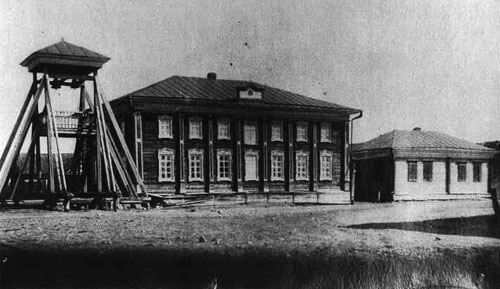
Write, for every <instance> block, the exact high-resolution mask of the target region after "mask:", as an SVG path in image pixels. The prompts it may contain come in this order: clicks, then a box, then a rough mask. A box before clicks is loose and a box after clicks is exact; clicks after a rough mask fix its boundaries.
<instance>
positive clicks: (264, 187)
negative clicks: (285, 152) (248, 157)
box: [259, 119, 269, 193]
mask: <svg viewBox="0 0 500 289" xmlns="http://www.w3.org/2000/svg"><path fill="white" fill-rule="evenodd" d="M268 126H269V125H268V121H267V120H265V119H264V120H261V121H260V122H259V128H260V134H259V143H260V150H259V154H260V156H259V159H260V160H261V161H260V167H261V170H260V171H261V174H260V180H261V191H263V192H265V193H267V192H269V168H268V167H269V158H268V153H267V141H268V137H267V129H268Z"/></svg>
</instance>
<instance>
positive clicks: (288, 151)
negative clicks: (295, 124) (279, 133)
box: [283, 120, 293, 192]
mask: <svg viewBox="0 0 500 289" xmlns="http://www.w3.org/2000/svg"><path fill="white" fill-rule="evenodd" d="M291 130H292V121H291V120H287V121H284V122H283V141H284V149H285V172H284V173H285V191H286V192H289V191H290V180H291V179H292V178H293V172H292V169H293V162H292V158H293V136H292V135H291V133H290V132H291Z"/></svg>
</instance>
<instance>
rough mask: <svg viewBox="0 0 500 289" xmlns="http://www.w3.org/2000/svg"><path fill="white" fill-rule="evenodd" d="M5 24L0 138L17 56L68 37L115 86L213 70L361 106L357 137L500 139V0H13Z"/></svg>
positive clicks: (21, 82) (15, 88)
mask: <svg viewBox="0 0 500 289" xmlns="http://www.w3.org/2000/svg"><path fill="white" fill-rule="evenodd" d="M0 31H1V37H0V67H1V68H2V69H1V70H0V99H1V106H0V119H1V120H2V121H0V148H2V149H3V146H4V145H5V142H6V139H7V136H8V134H9V133H10V130H11V127H12V126H13V124H14V121H15V118H16V116H17V113H18V111H19V110H20V108H21V105H22V102H23V99H24V98H25V95H26V93H27V91H28V89H29V86H30V82H31V75H30V74H29V73H28V72H27V70H26V68H24V67H21V66H20V65H19V63H20V62H21V61H22V60H23V59H24V58H25V57H27V56H28V55H29V54H30V53H31V52H33V51H35V50H38V49H40V48H43V47H45V46H48V45H51V44H53V43H55V42H58V41H60V39H61V38H62V37H64V39H65V40H66V41H68V42H71V43H74V44H76V45H80V46H84V47H87V48H89V49H91V50H94V51H97V52H100V53H102V54H104V55H106V56H109V57H111V60H110V61H109V62H108V63H106V64H105V66H104V68H103V69H102V70H101V72H100V74H99V77H100V81H101V84H102V86H103V90H104V93H105V95H106V96H107V98H108V99H112V98H116V97H119V96H121V95H123V94H125V93H128V92H131V91H133V90H136V89H139V88H142V87H144V86H146V85H149V84H151V83H154V82H156V81H159V80H162V79H165V78H167V77H170V76H172V75H186V76H201V77H205V76H206V73H207V72H209V71H214V72H217V75H218V78H225V79H243V80H253V81H256V82H260V83H264V84H268V85H271V86H274V87H278V88H282V89H286V90H290V91H293V92H296V93H300V94H304V95H307V96H311V97H316V98H320V99H324V100H328V101H332V102H335V103H338V104H342V105H346V106H350V107H354V108H359V109H362V110H363V111H364V115H363V118H362V119H360V120H357V121H356V125H355V136H354V139H355V141H364V140H367V139H370V138H373V137H376V136H378V135H379V134H382V133H385V132H388V131H391V130H393V129H412V128H413V127H416V126H419V127H421V128H422V129H423V130H438V131H441V132H444V133H447V134H450V135H453V136H456V137H459V138H463V139H466V140H469V141H474V142H477V141H487V140H495V139H496V140H498V139H500V53H499V52H500V1H498V0H477V1H454V0H453V1H436V0H428V1H415V0H408V1H404V0H398V1H369V0H360V1H335V0H315V1H310V0H308V1H303V0H292V1H249V0H245V1H236V0H223V1H221V0H217V1H206V0H200V1H106V2H104V1H88V0H86V1H41V0H36V1H18V0H16V1H11V0H2V1H1V2H0ZM245 43H247V44H248V45H245ZM231 64H232V65H231ZM56 96H57V94H56ZM76 103H77V102H75V108H76Z"/></svg>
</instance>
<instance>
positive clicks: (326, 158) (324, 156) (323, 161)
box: [319, 151, 332, 180]
mask: <svg viewBox="0 0 500 289" xmlns="http://www.w3.org/2000/svg"><path fill="white" fill-rule="evenodd" d="M319 178H320V180H332V153H331V152H330V151H321V154H320V174H319Z"/></svg>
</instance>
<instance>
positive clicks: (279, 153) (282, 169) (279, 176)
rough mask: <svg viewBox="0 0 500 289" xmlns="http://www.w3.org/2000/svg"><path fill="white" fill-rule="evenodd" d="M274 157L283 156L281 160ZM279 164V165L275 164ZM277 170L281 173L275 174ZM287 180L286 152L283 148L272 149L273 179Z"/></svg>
mask: <svg viewBox="0 0 500 289" xmlns="http://www.w3.org/2000/svg"><path fill="white" fill-rule="evenodd" d="M274 157H277V158H281V161H277V162H275V161H274ZM276 164H279V166H277V167H276V166H275V165H276ZM275 172H277V173H280V174H276V175H275V174H274V173H275ZM284 180H285V152H284V151H283V150H272V151H271V181H284Z"/></svg>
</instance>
